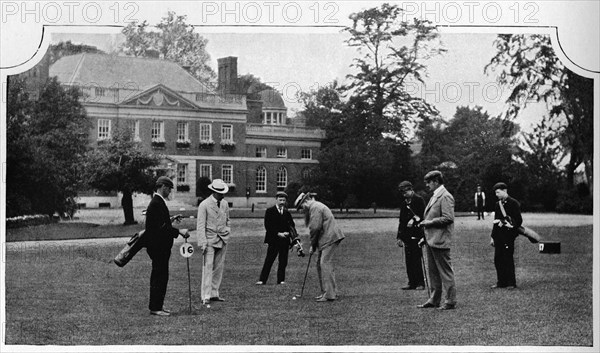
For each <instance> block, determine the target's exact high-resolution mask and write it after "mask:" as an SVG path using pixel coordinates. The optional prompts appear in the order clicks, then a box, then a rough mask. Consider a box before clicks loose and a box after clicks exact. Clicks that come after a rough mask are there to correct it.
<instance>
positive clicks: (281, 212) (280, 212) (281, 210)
mask: <svg viewBox="0 0 600 353" xmlns="http://www.w3.org/2000/svg"><path fill="white" fill-rule="evenodd" d="M279 214H281V215H282V214H283V207H280V208H279Z"/></svg>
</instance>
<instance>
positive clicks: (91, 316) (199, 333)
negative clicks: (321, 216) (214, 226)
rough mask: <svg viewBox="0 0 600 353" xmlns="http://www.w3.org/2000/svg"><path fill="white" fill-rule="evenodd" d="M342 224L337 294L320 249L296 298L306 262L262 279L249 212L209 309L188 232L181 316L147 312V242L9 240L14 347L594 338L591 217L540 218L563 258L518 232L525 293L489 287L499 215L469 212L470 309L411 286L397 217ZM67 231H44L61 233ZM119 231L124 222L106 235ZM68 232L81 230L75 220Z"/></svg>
mask: <svg viewBox="0 0 600 353" xmlns="http://www.w3.org/2000/svg"><path fill="white" fill-rule="evenodd" d="M192 223H193V222H189V224H186V223H185V222H184V223H183V226H191V225H192ZM298 223H300V222H298ZM540 223H541V224H543V223H548V224H551V220H550V219H549V222H540ZM341 225H342V227H343V229H344V231H345V233H346V235H347V238H346V240H344V241H343V242H342V245H341V246H340V251H339V253H338V254H337V261H336V264H337V268H336V275H337V280H338V285H339V287H340V299H339V300H338V301H336V302H331V303H316V302H314V300H313V297H314V296H315V295H317V294H319V290H318V284H317V280H316V271H315V267H314V260H315V259H314V258H313V264H311V269H310V272H309V278H308V281H307V286H306V289H305V293H304V294H305V295H304V297H303V298H300V299H298V300H292V296H294V295H295V294H298V292H299V290H300V287H301V283H302V279H303V275H304V271H305V269H306V264H307V260H308V257H305V258H298V257H296V256H295V255H290V262H289V265H288V271H287V277H288V278H287V280H286V282H287V284H285V285H274V284H272V283H273V282H274V276H275V270H276V268H273V270H272V271H271V277H270V283H269V284H268V285H266V286H255V285H254V282H255V281H256V280H257V278H258V274H259V271H260V268H261V267H262V262H263V259H264V255H265V251H266V248H265V246H264V245H263V244H262V240H263V235H262V234H263V229H262V220H260V219H252V220H250V219H238V220H235V224H234V231H233V234H234V235H236V236H235V237H234V238H233V240H232V243H231V244H230V246H229V249H228V255H227V260H226V268H225V274H224V279H223V284H222V286H221V295H222V296H223V297H224V298H225V299H227V301H226V302H224V303H215V304H214V305H212V308H210V309H207V308H204V307H201V306H200V305H199V302H200V291H199V287H200V273H201V262H200V257H199V255H198V254H195V255H194V256H193V257H191V259H190V268H191V287H192V303H193V305H194V308H193V310H192V312H191V313H190V312H188V277H187V270H186V261H185V259H184V258H182V257H181V256H180V255H179V254H178V248H179V245H180V244H181V242H180V241H179V242H178V243H177V244H176V245H175V246H174V247H173V255H172V258H171V267H170V271H171V274H170V282H169V289H168V292H167V298H166V303H165V307H167V308H169V309H171V310H172V311H173V312H174V315H172V316H171V317H168V318H159V317H155V316H150V315H149V313H148V310H147V302H148V294H149V276H150V260H149V258H148V256H147V255H146V253H145V251H142V252H141V253H140V254H138V255H137V256H136V257H135V258H134V259H133V260H132V262H131V263H129V264H128V265H127V266H126V267H124V268H118V267H117V266H115V265H114V264H113V263H112V262H111V260H112V258H113V257H114V255H115V254H116V253H117V252H118V250H119V249H120V248H121V247H122V245H123V241H124V239H122V238H121V239H117V240H114V239H104V240H101V239H98V240H87V241H72V242H39V243H38V242H33V243H10V244H7V245H9V246H7V251H6V279H5V284H6V331H5V334H6V344H7V345H15V344H29V345H336V346H346V345H393V346H405V345H460V346H470V345H482V346H579V347H590V346H592V344H593V333H592V327H593V326H592V325H593V313H592V302H593V292H592V261H593V255H592V246H591V244H592V228H593V227H592V226H591V225H583V226H575V225H569V226H552V227H539V226H538V227H536V228H535V229H536V230H537V231H538V232H540V233H541V234H543V235H544V237H545V239H549V240H550V239H551V240H556V241H560V242H561V243H562V244H561V245H562V252H561V253H560V254H541V253H539V252H538V249H537V246H536V245H532V244H530V243H529V242H528V241H527V240H526V239H524V238H520V239H518V240H517V243H516V251H515V262H516V267H517V282H518V285H519V288H518V289H516V290H512V291H511V290H491V289H489V286H490V285H491V284H493V283H494V282H495V271H494V265H493V260H492V259H493V248H491V247H490V246H489V229H490V226H489V222H488V221H486V222H476V221H472V220H461V219H457V224H456V238H455V246H454V248H453V249H452V257H453V266H454V270H455V273H456V282H457V298H458V306H457V309H456V310H452V311H445V312H441V311H438V310H432V309H418V308H416V305H417V304H420V303H423V302H424V301H425V300H426V291H402V290H400V287H402V286H403V285H404V284H405V282H406V275H405V273H406V272H405V268H404V258H403V252H402V251H401V249H399V248H398V247H396V246H395V242H394V237H395V227H397V221H396V220H394V219H369V220H358V219H348V220H342V221H341ZM530 225H531V224H530ZM56 226H59V225H50V226H45V228H44V227H41V228H40V227H35V228H37V231H44V232H48V233H50V232H52V231H53V230H51V229H50V227H56ZM111 227H116V226H114V225H112V226H111V225H102V226H98V227H94V229H97V230H94V231H98V232H100V231H102V230H104V231H110V230H111V229H112V228H111ZM299 228H300V233H301V234H306V230H305V229H304V227H302V226H301V227H299ZM242 230H243V231H242ZM21 231H23V230H21ZM28 231H30V232H33V231H35V230H33V228H32V229H29V230H28ZM61 231H62V232H81V230H77V227H75V226H73V227H72V229H68V230H65V229H62V230H61ZM72 237H75V236H72ZM68 238H69V237H68Z"/></svg>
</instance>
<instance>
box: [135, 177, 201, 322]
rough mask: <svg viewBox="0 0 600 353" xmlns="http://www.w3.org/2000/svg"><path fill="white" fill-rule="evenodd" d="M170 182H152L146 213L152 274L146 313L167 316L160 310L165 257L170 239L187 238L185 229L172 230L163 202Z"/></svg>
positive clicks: (166, 271) (168, 254) (163, 179)
mask: <svg viewBox="0 0 600 353" xmlns="http://www.w3.org/2000/svg"><path fill="white" fill-rule="evenodd" d="M172 189H173V182H172V181H171V179H169V178H167V177H164V176H162V177H160V178H158V180H157V181H156V192H155V193H154V196H153V197H152V200H151V201H150V204H149V205H148V209H147V210H146V232H145V235H144V236H145V238H146V251H147V252H148V255H149V256H150V259H152V273H151V274H150V304H149V306H148V307H149V309H150V314H152V315H158V316H169V315H170V312H169V311H168V310H165V309H164V308H163V303H164V301H165V294H166V293H167V283H168V282H169V258H170V257H171V247H172V246H173V239H175V238H177V237H178V236H179V235H180V234H181V235H182V236H183V237H184V238H187V237H189V236H190V235H189V233H188V231H187V229H181V230H179V229H177V228H173V226H172V225H171V218H170V216H169V209H168V208H167V204H166V202H165V201H166V199H168V197H169V194H170V193H171V190H172Z"/></svg>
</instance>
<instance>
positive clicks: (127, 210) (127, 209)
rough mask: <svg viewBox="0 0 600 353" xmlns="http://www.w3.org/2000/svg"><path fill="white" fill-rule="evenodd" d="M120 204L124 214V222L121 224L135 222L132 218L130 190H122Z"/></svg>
mask: <svg viewBox="0 0 600 353" xmlns="http://www.w3.org/2000/svg"><path fill="white" fill-rule="evenodd" d="M121 206H122V207H123V214H124V216H125V223H123V225H130V224H137V222H136V221H135V219H134V218H133V197H132V193H131V191H123V198H122V199H121Z"/></svg>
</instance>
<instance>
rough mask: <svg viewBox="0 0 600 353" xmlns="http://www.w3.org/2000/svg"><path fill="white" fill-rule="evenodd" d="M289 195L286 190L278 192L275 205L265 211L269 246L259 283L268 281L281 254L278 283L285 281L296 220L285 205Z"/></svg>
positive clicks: (266, 238) (266, 236) (266, 240)
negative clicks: (291, 233)
mask: <svg viewBox="0 0 600 353" xmlns="http://www.w3.org/2000/svg"><path fill="white" fill-rule="evenodd" d="M287 198H288V195H287V194H286V193H285V192H278V193H277V195H276V200H277V201H276V203H275V205H274V206H273V207H269V208H267V211H266V212H265V229H266V231H267V232H266V235H265V243H266V244H268V247H267V257H266V258H265V263H264V265H263V268H262V271H261V272H260V278H259V279H258V282H256V284H257V285H262V284H265V283H267V279H268V278H269V273H270V272H271V266H273V262H275V258H277V256H278V255H279V266H278V268H277V284H284V283H285V268H286V267H287V261H288V251H289V245H290V238H289V237H290V228H293V227H295V224H294V220H293V218H292V215H291V213H290V211H288V209H287V208H286V207H285V204H286V202H287Z"/></svg>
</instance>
